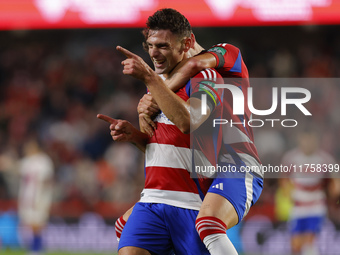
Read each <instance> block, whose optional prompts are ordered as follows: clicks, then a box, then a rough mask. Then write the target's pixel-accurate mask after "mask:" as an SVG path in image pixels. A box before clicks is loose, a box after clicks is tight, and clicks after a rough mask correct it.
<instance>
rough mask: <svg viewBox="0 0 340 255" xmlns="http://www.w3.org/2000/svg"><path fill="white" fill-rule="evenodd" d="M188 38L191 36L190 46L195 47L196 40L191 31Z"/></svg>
mask: <svg viewBox="0 0 340 255" xmlns="http://www.w3.org/2000/svg"><path fill="white" fill-rule="evenodd" d="M190 38H191V44H190V48H191V49H194V48H195V42H196V38H195V35H194V33H191V35H190Z"/></svg>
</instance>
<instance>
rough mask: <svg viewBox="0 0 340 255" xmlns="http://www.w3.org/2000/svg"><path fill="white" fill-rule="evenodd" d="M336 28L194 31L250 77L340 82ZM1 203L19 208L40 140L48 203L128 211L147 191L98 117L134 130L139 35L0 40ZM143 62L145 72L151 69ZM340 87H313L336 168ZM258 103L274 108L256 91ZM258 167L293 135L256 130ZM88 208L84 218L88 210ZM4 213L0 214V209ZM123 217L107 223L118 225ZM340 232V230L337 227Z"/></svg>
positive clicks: (26, 34)
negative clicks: (48, 168) (32, 141)
mask: <svg viewBox="0 0 340 255" xmlns="http://www.w3.org/2000/svg"><path fill="white" fill-rule="evenodd" d="M338 29H339V27H336V26H308V27H252V28H250V27H248V28H242V27H241V28H222V27H221V28H195V29H194V32H195V34H196V38H197V40H198V42H199V43H200V44H202V46H204V47H210V46H212V45H213V44H216V43H220V42H229V43H231V44H234V45H236V46H238V47H239V48H240V49H241V51H242V53H243V58H244V60H245V62H246V64H247V66H248V68H249V72H250V76H251V77H262V78H274V77H275V78H277V77H290V78H299V77H304V78H308V77H311V78H316V77H325V78H334V77H340V35H339V33H337V32H336V31H337V30H338ZM0 38H1V40H0V200H1V201H6V200H15V199H16V198H17V195H18V194H17V192H18V185H19V183H18V171H17V169H18V162H19V160H20V158H22V145H23V144H24V143H25V141H26V140H27V139H28V138H29V137H31V136H32V135H37V136H38V138H39V140H40V141H41V143H42V145H43V148H44V150H45V151H46V152H47V153H48V154H49V155H50V156H51V157H52V159H53V162H54V164H55V177H54V182H55V194H54V203H55V204H58V203H63V202H70V203H74V204H82V205H83V207H82V208H85V209H86V210H92V209H93V207H95V206H96V204H98V203H99V202H102V201H105V202H108V203H110V204H113V205H115V204H116V205H118V206H122V208H127V207H128V206H130V205H132V204H133V203H134V202H136V201H137V200H138V198H139V194H140V191H141V189H142V187H143V184H144V173H143V166H144V160H143V155H142V153H140V152H139V151H138V150H137V149H136V148H135V147H133V146H132V145H130V144H124V143H116V142H113V141H112V139H111V136H110V135H109V124H107V123H105V122H103V121H102V120H98V119H97V118H96V114H97V113H103V114H106V115H109V116H111V117H114V118H122V119H127V120H129V121H130V122H131V123H133V124H134V125H135V126H137V125H138V119H137V111H136V107H137V104H138V101H139V99H140V98H141V97H142V95H143V94H144V93H145V91H146V89H145V86H144V85H143V84H142V83H140V82H138V81H136V80H134V79H133V78H131V77H129V76H124V75H123V74H122V67H121V64H120V63H121V61H122V60H123V59H124V58H123V56H121V55H120V54H119V53H118V52H117V51H116V50H115V46H116V45H122V46H124V47H126V48H128V49H130V50H131V51H133V52H135V53H137V54H139V55H141V56H142V57H143V58H145V59H147V54H146V53H145V52H144V51H143V48H142V44H141V43H142V40H143V37H142V34H141V33H140V29H101V30H100V29H97V30H39V31H0ZM148 63H150V62H149V61H148ZM339 86H340V83H339V82H338V84H335V85H334V84H333V85H327V86H325V87H324V88H323V87H320V86H317V85H314V86H312V87H311V90H312V95H317V98H316V99H315V100H312V102H311V103H310V104H309V106H308V107H309V108H310V109H312V111H313V118H312V120H311V122H309V125H313V126H315V127H316V128H317V129H318V131H319V132H320V136H321V137H320V138H321V146H322V148H323V149H324V150H326V151H328V152H329V153H331V154H332V155H333V156H334V157H335V158H336V160H337V161H338V162H340V160H339V159H340V145H339V143H338V142H337V141H336V138H337V137H339V135H340V128H339V125H340V115H339V114H338V110H339V109H340V103H339V102H338V100H337V98H339V97H340V87H339ZM258 93H259V94H258V96H260V97H261V98H263V99H265V100H266V99H268V100H271V91H268V90H267V89H266V88H265V87H262V88H261V89H260V90H259V92H258ZM255 135H256V141H257V146H258V149H259V153H260V157H261V160H262V163H264V164H268V163H272V164H278V163H280V158H281V156H282V155H283V153H284V152H285V151H287V150H288V149H290V148H292V147H293V146H295V145H296V143H295V137H294V135H293V134H292V131H291V130H290V129H284V128H282V127H281V128H280V127H278V128H275V129H273V128H267V127H264V128H259V129H256V130H255ZM276 188H277V180H275V179H269V180H268V181H266V182H265V189H264V191H263V194H262V196H261V199H260V201H259V205H260V206H261V205H263V204H266V203H272V204H273V203H274V202H273V200H274V196H273V194H274V193H275V190H276ZM85 209H84V210H85ZM0 210H1V208H0ZM117 216H119V215H112V217H117ZM338 220H339V223H340V219H338Z"/></svg>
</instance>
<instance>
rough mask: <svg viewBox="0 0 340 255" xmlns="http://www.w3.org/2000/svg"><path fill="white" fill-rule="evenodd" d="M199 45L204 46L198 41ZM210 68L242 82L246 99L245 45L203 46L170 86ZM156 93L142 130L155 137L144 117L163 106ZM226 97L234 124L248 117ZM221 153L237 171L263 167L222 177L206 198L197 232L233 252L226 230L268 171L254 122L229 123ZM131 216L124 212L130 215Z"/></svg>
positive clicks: (211, 245)
mask: <svg viewBox="0 0 340 255" xmlns="http://www.w3.org/2000/svg"><path fill="white" fill-rule="evenodd" d="M195 48H197V49H199V50H201V49H202V48H201V47H200V46H199V45H198V44H197V43H196V44H195ZM210 67H212V68H216V70H217V71H218V72H219V73H220V74H221V75H222V76H223V77H224V78H229V79H228V80H227V81H228V83H233V84H234V85H235V86H238V87H240V89H242V91H243V94H244V95H245V98H246V96H247V88H248V87H249V82H248V78H249V76H248V71H247V67H246V65H245V64H244V62H243V60H242V56H241V53H240V50H239V49H238V48H236V47H235V46H233V45H230V44H227V43H221V44H217V45H215V46H213V47H212V48H210V49H209V50H208V51H203V52H202V53H201V54H199V55H197V56H195V57H192V58H189V59H186V60H184V61H182V62H181V63H180V64H179V65H177V66H176V68H175V69H174V70H173V72H172V73H171V74H172V75H170V77H169V78H168V86H169V87H171V89H172V90H174V91H176V90H177V89H178V88H179V87H180V83H181V82H183V81H187V80H188V79H189V78H190V75H191V74H192V73H196V72H199V71H200V70H201V69H203V68H210ZM153 95H154V94H153V93H151V95H149V94H147V95H145V96H144V97H143V98H142V99H141V101H140V104H139V106H138V112H139V113H140V123H141V130H145V131H146V132H147V133H148V134H149V135H150V136H152V134H153V129H152V128H150V127H149V126H148V125H146V124H145V123H146V122H147V123H149V124H152V121H151V120H150V119H149V120H147V121H145V120H144V117H149V116H150V115H152V114H153V113H155V112H157V111H158V106H157V104H156V103H155V102H154V101H153V100H152V96H153ZM245 100H247V99H245ZM222 101H223V119H227V120H231V119H232V120H233V122H234V123H242V122H243V123H247V122H248V121H249V119H250V112H249V109H247V108H246V114H245V115H244V116H235V115H232V114H231V113H232V108H231V105H230V104H231V102H232V98H231V95H230V94H229V93H227V92H225V94H224V97H223V99H222ZM143 123H144V124H143ZM152 125H153V124H152ZM219 154H220V155H219V163H220V165H221V166H222V165H223V164H224V165H225V166H227V165H229V166H235V167H236V168H237V169H238V170H240V168H241V167H242V166H243V167H244V166H252V167H254V166H255V167H257V169H258V170H259V171H257V172H250V173H244V172H243V173H242V172H238V173H228V174H226V175H223V174H220V175H219V176H217V178H215V179H214V181H213V184H212V185H211V187H210V189H209V191H208V194H207V195H206V197H205V198H204V201H203V204H202V207H201V209H200V213H199V215H198V217H197V222H196V228H197V231H198V232H199V233H200V237H201V239H202V241H203V242H204V243H205V245H206V246H207V248H208V249H209V251H210V253H211V254H235V253H232V252H231V250H233V249H232V248H231V247H232V244H231V243H230V241H229V239H228V237H227V235H226V234H225V230H226V229H227V228H231V227H233V226H234V225H235V224H237V223H238V222H240V221H241V220H242V218H243V217H244V216H245V215H246V214H247V213H248V211H249V209H250V207H251V206H252V205H253V204H254V203H255V202H256V201H257V199H258V198H259V196H260V194H261V191H262V188H263V175H262V172H261V171H260V169H261V167H260V160H259V158H258V155H257V151H256V147H255V145H254V138H253V132H252V129H251V127H249V126H246V125H235V126H233V127H231V126H230V125H224V126H223V145H222V149H221V151H220V152H219ZM221 162H224V163H221ZM221 187H223V188H221ZM222 189H223V190H222ZM235 191H237V192H235ZM127 216H128V215H124V217H125V219H127Z"/></svg>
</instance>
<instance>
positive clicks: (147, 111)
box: [137, 94, 160, 137]
mask: <svg viewBox="0 0 340 255" xmlns="http://www.w3.org/2000/svg"><path fill="white" fill-rule="evenodd" d="M137 111H138V114H139V127H140V131H142V132H143V133H146V134H148V135H149V136H150V137H152V136H153V130H154V129H156V124H155V123H154V122H153V121H152V117H153V116H155V115H156V114H157V113H158V112H159V111H160V109H159V107H158V105H157V103H156V101H155V100H154V99H153V97H152V96H151V94H145V95H144V96H143V97H142V98H141V100H139V104H138V106H137Z"/></svg>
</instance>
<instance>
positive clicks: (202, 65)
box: [167, 52, 216, 91]
mask: <svg viewBox="0 0 340 255" xmlns="http://www.w3.org/2000/svg"><path fill="white" fill-rule="evenodd" d="M215 66H216V59H215V57H214V56H213V55H212V54H210V53H208V52H207V53H203V54H201V55H197V56H194V57H192V58H188V59H185V60H182V62H180V63H179V64H178V65H177V66H176V67H175V69H174V70H173V71H172V72H171V76H170V79H169V80H168V81H167V86H168V87H169V88H170V89H171V90H172V91H176V90H178V89H180V88H181V87H182V86H183V84H185V83H187V82H188V81H189V80H190V78H191V77H193V76H194V75H195V74H197V73H198V72H200V71H202V70H204V69H206V68H214V67H215Z"/></svg>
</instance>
